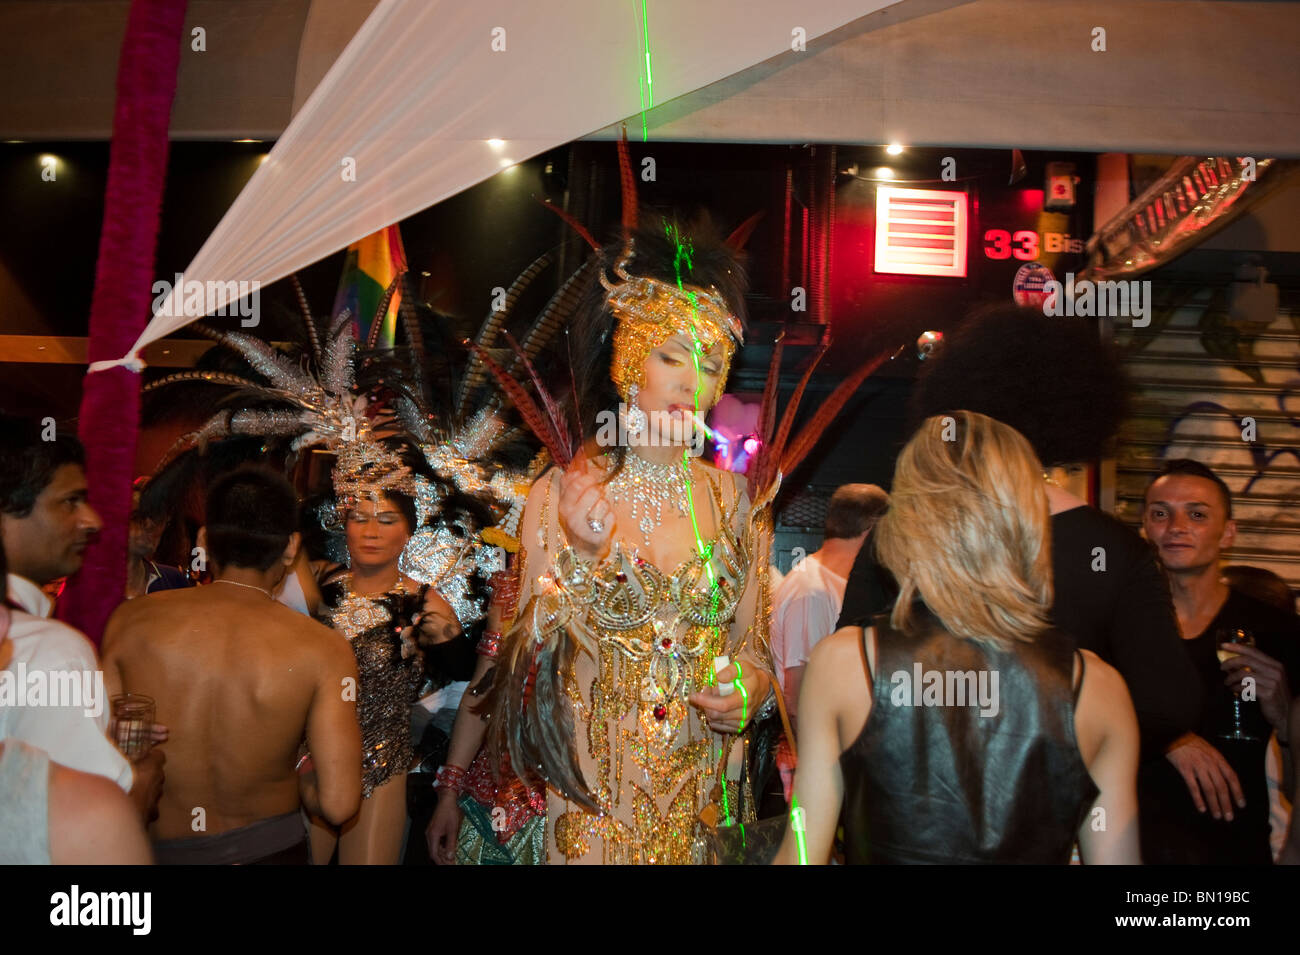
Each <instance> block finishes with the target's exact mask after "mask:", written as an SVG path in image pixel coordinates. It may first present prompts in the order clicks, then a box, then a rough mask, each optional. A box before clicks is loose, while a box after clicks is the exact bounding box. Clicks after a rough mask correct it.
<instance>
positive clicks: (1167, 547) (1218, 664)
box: [1139, 459, 1300, 865]
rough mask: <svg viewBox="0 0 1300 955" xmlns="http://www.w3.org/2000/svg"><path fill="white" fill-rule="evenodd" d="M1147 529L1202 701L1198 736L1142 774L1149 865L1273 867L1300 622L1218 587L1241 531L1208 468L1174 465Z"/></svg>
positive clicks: (1151, 493) (1162, 480) (1150, 500)
mask: <svg viewBox="0 0 1300 955" xmlns="http://www.w3.org/2000/svg"><path fill="white" fill-rule="evenodd" d="M1143 528H1144V530H1145V531H1146V535H1147V538H1148V539H1149V540H1150V541H1151V542H1152V543H1153V544H1154V545H1155V546H1156V548H1157V550H1158V552H1159V555H1160V560H1161V562H1162V563H1163V564H1164V568H1165V571H1166V573H1167V575H1168V577H1169V582H1170V586H1171V588H1172V591H1173V599H1174V609H1175V611H1176V613H1177V616H1178V626H1179V630H1180V631H1181V635H1182V638H1183V649H1184V650H1185V651H1186V652H1187V656H1188V659H1189V660H1190V661H1191V663H1192V665H1193V666H1194V667H1195V668H1196V671H1197V673H1198V675H1199V677H1200V682H1201V687H1202V692H1203V697H1202V706H1201V712H1200V716H1199V719H1198V721H1197V726H1196V729H1195V731H1194V732H1189V733H1186V734H1184V735H1183V736H1181V737H1179V738H1178V739H1177V740H1175V741H1174V742H1173V744H1172V745H1171V746H1170V747H1169V753H1168V756H1169V758H1168V761H1167V762H1164V763H1160V764H1153V765H1149V766H1144V767H1143V774H1144V775H1143V777H1142V779H1141V780H1140V783H1139V787H1140V791H1141V793H1142V799H1141V804H1140V807H1139V809H1140V819H1141V822H1140V827H1141V834H1142V857H1143V860H1144V861H1146V862H1147V863H1155V864H1160V863H1164V864H1197V863H1214V864H1223V865H1248V864H1259V865H1268V864H1269V863H1271V862H1272V859H1273V854H1272V851H1271V848H1270V845H1269V800H1268V786H1267V780H1266V778H1265V773H1264V758H1265V752H1266V749H1267V747H1268V740H1269V737H1270V736H1271V735H1272V734H1273V733H1274V732H1276V733H1277V735H1278V739H1279V741H1280V742H1281V743H1282V744H1283V745H1284V746H1285V745H1286V744H1287V742H1288V730H1289V727H1288V725H1287V724H1288V717H1289V710H1290V706H1291V697H1292V695H1293V694H1294V693H1297V692H1300V685H1297V682H1296V681H1297V678H1298V677H1300V657H1298V655H1300V620H1297V618H1296V615H1295V614H1294V613H1286V612H1283V611H1280V610H1278V609H1277V608H1275V607H1272V606H1269V605H1268V604H1266V603H1262V602H1261V601H1258V600H1255V599H1254V598H1252V597H1248V596H1246V595H1245V594H1244V593H1241V592H1240V591H1237V590H1233V589H1232V588H1230V587H1229V586H1228V585H1227V583H1226V582H1225V581H1224V580H1223V579H1222V578H1221V576H1220V567H1219V557H1220V554H1221V552H1222V551H1223V550H1225V549H1227V548H1228V547H1231V546H1232V543H1233V541H1234V539H1235V537H1236V524H1235V522H1234V521H1233V520H1232V498H1231V495H1230V494H1229V492H1228V488H1227V485H1225V484H1224V483H1223V481H1222V480H1221V479H1220V478H1219V477H1218V475H1216V474H1215V473H1214V472H1213V471H1211V470H1210V469H1209V468H1207V467H1206V466H1205V465H1203V464H1200V463H1199V462H1196V461H1191V460H1187V459H1178V460H1172V461H1167V462H1165V466H1164V470H1163V471H1162V472H1161V474H1160V476H1159V477H1157V478H1156V479H1155V480H1154V481H1153V482H1152V483H1151V486H1150V487H1149V488H1148V489H1147V494H1146V507H1145V510H1144V513H1143ZM1237 630H1244V631H1246V632H1247V633H1248V634H1249V635H1250V636H1251V637H1253V639H1254V641H1255V644H1254V646H1243V645H1233V646H1232V647H1231V649H1227V648H1224V649H1223V650H1222V651H1220V647H1219V643H1220V637H1221V635H1222V634H1223V633H1225V632H1230V631H1237ZM1229 654H1233V655H1229ZM1234 693H1236V694H1239V697H1240V700H1239V702H1238V701H1234ZM1238 712H1239V713H1240V718H1239V720H1238V719H1237V717H1236V713H1238ZM1230 737H1244V738H1230ZM1189 792H1190V797H1189Z"/></svg>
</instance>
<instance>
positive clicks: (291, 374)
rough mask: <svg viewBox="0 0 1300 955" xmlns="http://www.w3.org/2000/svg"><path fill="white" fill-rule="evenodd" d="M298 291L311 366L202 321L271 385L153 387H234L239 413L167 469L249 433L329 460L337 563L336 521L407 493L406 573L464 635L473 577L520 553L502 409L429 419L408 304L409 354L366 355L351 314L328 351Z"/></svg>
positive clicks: (230, 413) (478, 607) (474, 615)
mask: <svg viewBox="0 0 1300 955" xmlns="http://www.w3.org/2000/svg"><path fill="white" fill-rule="evenodd" d="M294 287H295V290H296V292H297V295H298V302H299V307H300V310H301V313H302V318H303V324H304V327H305V329H306V337H307V342H308V346H309V355H308V356H306V360H305V361H295V360H293V359H291V358H290V357H289V356H288V355H286V354H284V353H283V352H281V351H279V350H278V349H276V348H275V347H273V346H271V345H269V344H267V343H266V342H263V341H262V340H260V339H258V338H255V337H253V336H251V335H247V334H244V333H240V332H220V331H216V330H213V329H210V328H207V327H206V326H203V325H196V326H195V327H196V328H197V329H198V330H199V331H200V332H202V333H203V334H206V335H208V336H209V337H212V338H214V339H216V340H217V342H218V343H219V344H221V345H223V346H225V347H227V348H229V349H231V350H233V351H234V352H236V353H238V354H239V355H240V356H241V357H242V358H243V359H244V360H245V361H246V362H247V363H248V365H249V366H250V368H251V369H252V371H253V372H254V373H255V374H257V375H258V376H259V377H261V378H264V379H265V382H266V383H262V382H259V381H255V380H253V379H252V378H250V377H248V376H241V375H233V374H228V373H224V372H210V371H192V372H182V373H179V374H175V375H169V376H167V377H166V378H163V379H161V380H159V381H157V382H153V383H152V384H150V385H148V386H147V387H146V389H145V390H146V391H153V390H156V389H159V388H163V387H166V386H169V385H173V384H176V383H179V382H207V383H210V384H219V385H226V386H228V387H230V388H231V389H233V391H232V395H231V398H230V401H231V402H232V403H238V404H239V405H242V407H233V408H228V409H225V410H223V411H221V412H218V413H217V414H216V415H214V416H213V417H212V418H211V419H210V420H209V421H207V422H206V423H205V424H204V425H203V426H202V427H200V428H199V429H198V430H197V431H195V432H193V433H192V434H189V435H186V436H185V437H184V438H182V439H181V441H179V442H177V444H176V445H175V446H174V447H173V448H172V450H171V451H170V452H169V453H168V455H167V456H166V458H165V459H164V462H163V465H162V466H160V470H161V467H165V466H166V464H167V463H169V462H170V461H171V460H173V459H175V458H176V457H177V456H178V455H179V454H182V453H185V452H186V451H189V450H198V451H201V450H203V449H204V448H206V447H207V446H208V445H209V443H211V442H213V441H221V440H224V439H227V438H232V437H237V436H244V435H249V436H257V437H261V438H276V437H278V438H285V439H289V450H290V452H291V458H290V460H291V462H292V460H293V458H294V456H296V455H297V454H299V453H301V452H302V451H304V450H306V449H310V448H321V449H323V450H326V451H329V452H331V453H333V454H334V455H335V466H334V468H333V472H332V476H333V484H334V492H335V493H334V498H333V499H332V500H331V501H328V502H326V503H325V504H323V506H321V507H320V508H319V509H318V511H317V514H318V517H319V520H320V522H321V525H322V528H323V529H324V530H325V531H326V532H327V536H329V537H330V539H331V540H332V546H331V547H330V550H331V553H330V556H331V557H332V558H334V559H342V557H343V556H344V554H343V549H342V533H341V528H342V521H341V518H342V515H343V513H344V512H345V511H346V510H347V509H348V508H350V507H351V506H353V505H354V504H355V503H356V501H357V500H359V499H362V498H366V497H374V496H375V495H377V494H380V493H388V492H395V493H401V494H405V495H407V496H409V497H411V498H412V499H414V501H415V507H416V525H417V526H416V527H415V528H413V533H412V536H411V538H410V540H409V541H408V543H407V546H406V548H405V549H404V551H403V553H402V556H401V559H400V562H399V566H400V568H401V570H402V572H403V573H405V574H407V575H408V576H410V577H412V578H413V579H415V580H417V581H419V582H421V583H425V584H429V585H430V586H433V587H434V588H435V589H436V590H437V591H438V592H439V593H440V594H442V596H443V597H444V598H446V599H447V601H448V602H449V603H450V604H451V605H452V607H453V609H454V610H455V611H456V613H457V616H458V617H459V619H460V620H461V623H462V625H464V626H466V627H468V626H469V625H470V624H471V623H473V622H475V621H477V620H479V619H481V618H482V617H483V616H484V615H485V614H486V609H487V608H486V605H485V600H484V598H483V597H482V596H475V595H474V594H475V592H479V593H481V592H482V591H483V590H484V589H485V588H483V587H477V588H475V587H472V586H471V583H470V579H471V578H474V577H478V578H480V580H481V581H483V582H484V583H485V582H486V581H487V579H488V577H489V576H490V575H491V574H492V573H494V572H495V571H497V570H500V569H502V568H503V566H504V553H503V551H504V550H510V549H513V546H512V545H513V538H514V535H515V534H517V532H518V531H517V527H518V521H519V518H520V517H521V516H522V510H523V500H524V496H525V495H526V492H527V477H526V476H525V475H522V474H518V473H513V472H511V471H509V470H507V469H505V468H502V467H493V466H492V465H491V464H490V463H489V457H490V454H491V452H492V450H493V448H494V446H495V445H496V444H497V443H499V442H500V441H501V440H503V439H505V438H507V437H509V435H510V429H508V428H507V427H506V426H505V425H504V423H503V421H502V420H501V415H500V413H499V409H495V408H492V407H484V408H482V409H481V410H480V411H479V412H478V413H475V414H473V415H471V416H470V418H469V420H468V421H466V422H465V423H464V424H462V425H459V426H458V425H457V424H456V423H455V422H454V421H440V420H439V419H438V417H437V416H435V415H434V414H432V412H431V411H430V410H429V408H428V407H427V404H426V402H425V400H424V384H423V380H424V375H423V367H422V365H423V362H422V338H421V336H420V334H419V326H418V322H417V321H416V319H415V316H414V312H413V306H412V305H411V304H410V298H409V296H403V304H402V309H401V313H402V318H403V323H404V325H405V328H406V332H407V337H408V342H409V343H410V345H409V347H408V349H407V351H406V352H405V353H403V355H400V356H399V355H397V354H395V353H387V354H385V355H383V356H370V355H366V356H364V358H363V357H362V356H361V355H359V354H358V352H357V350H356V343H355V341H354V340H353V338H352V322H351V316H350V315H349V314H348V313H347V311H346V310H345V311H344V312H343V313H341V314H340V315H339V316H338V317H337V318H336V319H334V320H333V321H332V322H331V323H330V327H329V330H328V332H327V334H326V335H325V336H324V344H323V345H322V344H321V337H320V335H319V333H318V330H317V328H316V322H315V320H314V319H313V317H312V314H311V311H310V308H309V307H308V305H307V300H306V296H305V295H304V294H303V292H302V288H301V286H300V285H299V284H298V281H297V279H296V277H295V278H294ZM390 291H391V290H390ZM389 299H390V296H389V295H387V294H386V295H385V296H384V299H383V301H381V302H380V310H381V312H382V311H383V310H385V309H386V307H387V303H388V301H389ZM372 358H373V359H374V360H372ZM375 396H382V400H381V401H376V400H375ZM403 449H405V450H406V451H407V452H412V451H413V449H418V451H419V453H420V454H422V455H423V462H422V465H421V467H419V468H413V467H411V466H410V463H409V462H407V461H403V460H402V451H403ZM422 472H423V473H422ZM493 514H495V515H498V516H499V517H500V518H501V519H500V520H499V521H498V522H497V523H496V526H495V527H488V526H487V525H488V524H490V523H492V521H491V520H490V519H487V518H489V517H490V516H491V515H493Z"/></svg>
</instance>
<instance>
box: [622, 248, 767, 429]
mask: <svg viewBox="0 0 1300 955" xmlns="http://www.w3.org/2000/svg"><path fill="white" fill-rule="evenodd" d="M631 257H632V255H631V244H630V243H629V244H628V245H627V246H625V247H624V253H623V255H622V256H621V257H620V258H619V261H618V262H617V263H616V264H615V265H614V273H615V274H616V275H617V276H618V277H619V278H620V279H621V280H622V281H620V282H617V283H614V282H610V281H609V280H608V279H607V278H605V275H604V273H602V274H601V276H600V281H601V284H602V285H604V286H605V288H606V289H608V290H609V295H608V296H606V299H605V301H606V303H607V304H608V305H609V309H610V311H611V312H612V313H613V314H614V317H615V319H616V320H617V323H616V324H615V326H614V356H613V360H612V361H611V363H610V370H609V374H610V377H611V378H612V379H613V381H614V384H615V385H616V386H617V387H618V393H619V395H620V396H622V398H623V400H624V401H630V400H631V399H630V392H631V386H632V385H636V386H637V387H638V388H644V387H645V362H646V359H647V358H649V357H650V353H651V352H652V351H654V350H655V349H656V348H658V347H660V346H661V345H663V344H664V342H666V341H668V339H670V338H672V337H673V336H674V335H676V334H678V333H679V332H684V333H685V334H687V335H690V336H691V338H692V339H693V340H695V341H698V342H699V344H700V347H701V349H702V350H703V353H704V354H707V353H708V352H710V351H712V350H713V348H714V347H715V346H716V345H718V344H719V343H721V344H722V346H723V352H722V374H721V375H720V376H719V378H718V387H719V388H722V387H723V386H724V384H725V383H726V380H727V372H728V371H729V370H730V368H731V358H732V355H734V354H735V351H736V346H737V345H739V344H743V343H744V333H743V332H742V330H741V327H740V321H739V320H738V319H737V318H736V316H735V315H733V314H731V309H730V308H729V307H728V306H727V303H726V301H725V300H724V299H723V297H722V295H721V294H720V293H719V292H718V290H717V289H716V288H708V289H702V288H696V287H695V286H690V285H687V286H684V287H681V288H679V287H678V286H676V285H674V284H673V283H671V282H663V281H660V280H659V279H652V278H647V277H645V276H641V275H629V274H628V272H627V269H626V265H627V262H628V260H629V259H631ZM713 397H716V395H715V396H713ZM710 404H712V402H710Z"/></svg>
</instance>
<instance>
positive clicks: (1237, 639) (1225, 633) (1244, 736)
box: [1215, 627, 1259, 740]
mask: <svg viewBox="0 0 1300 955" xmlns="http://www.w3.org/2000/svg"><path fill="white" fill-rule="evenodd" d="M1215 642H1216V643H1217V644H1218V649H1217V650H1216V651H1215V652H1216V654H1217V656H1218V658H1219V662H1220V663H1222V662H1223V661H1225V660H1229V659H1231V658H1232V657H1235V656H1240V654H1239V653H1237V652H1236V651H1235V650H1233V649H1232V648H1233V647H1234V646H1238V647H1253V646H1254V645H1255V638H1254V637H1253V636H1252V635H1251V633H1250V631H1249V630H1242V629H1241V628H1240V627H1222V628H1220V629H1219V630H1218V631H1216V633H1215ZM1241 703H1242V700H1241V691H1240V690H1233V692H1232V717H1231V719H1230V720H1229V721H1228V726H1227V728H1226V729H1224V730H1223V731H1222V732H1220V733H1218V734H1216V735H1217V736H1218V738H1219V739H1236V740H1257V739H1259V737H1258V736H1256V735H1255V734H1254V733H1250V732H1247V731H1246V729H1245V727H1244V726H1243V725H1242V722H1241Z"/></svg>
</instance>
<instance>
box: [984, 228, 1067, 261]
mask: <svg viewBox="0 0 1300 955" xmlns="http://www.w3.org/2000/svg"><path fill="white" fill-rule="evenodd" d="M1082 251H1083V239H1075V238H1072V237H1071V236H1070V234H1069V233H1068V232H1044V233H1043V234H1042V235H1041V236H1040V235H1039V234H1038V233H1037V232H1035V231H1034V230H1033V229H1019V230H1017V231H1015V232H1009V231H1008V230H1006V229H986V230H984V255H985V257H986V258H990V259H1010V258H1013V257H1014V258H1017V259H1020V260H1021V261H1022V262H1032V261H1034V260H1035V259H1037V258H1038V256H1039V254H1040V253H1042V252H1067V253H1068V252H1082Z"/></svg>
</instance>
